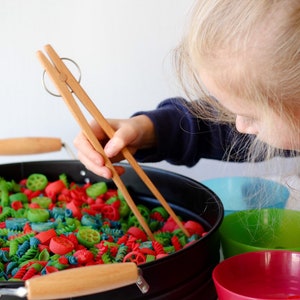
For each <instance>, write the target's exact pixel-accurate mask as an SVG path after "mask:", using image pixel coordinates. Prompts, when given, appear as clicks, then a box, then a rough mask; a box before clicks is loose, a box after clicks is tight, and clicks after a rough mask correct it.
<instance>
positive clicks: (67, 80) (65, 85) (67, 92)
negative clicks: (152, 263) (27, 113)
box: [37, 45, 189, 240]
mask: <svg viewBox="0 0 300 300" xmlns="http://www.w3.org/2000/svg"><path fill="white" fill-rule="evenodd" d="M44 49H45V52H46V53H47V54H48V56H49V58H50V59H51V61H52V62H51V61H50V60H49V59H48V58H47V57H46V56H45V55H44V54H43V52H41V51H38V52H37V56H38V58H39V60H40V62H41V64H42V65H43V67H44V69H45V71H46V73H47V74H48V76H49V77H50V79H51V80H52V81H53V83H54V85H55V87H56V89H57V90H58V91H59V93H60V95H61V96H62V98H63V99H64V101H65V103H66V104H67V106H68V108H69V110H70V111H71V112H72V114H73V116H74V118H75V119H76V120H77V122H78V123H79V125H80V127H81V129H82V131H83V133H84V135H85V136H86V138H87V139H88V140H89V142H90V143H91V144H92V146H93V147H94V148H95V150H96V151H98V152H99V153H100V154H101V155H102V156H103V158H104V161H105V165H106V166H107V167H108V168H109V169H110V170H111V172H112V179H113V181H114V183H115V184H116V186H117V187H118V188H119V189H120V191H121V193H122V194H123V196H124V198H125V200H126V202H127V204H128V206H129V207H130V209H131V211H132V212H133V213H134V215H135V216H136V218H137V219H138V221H139V223H140V225H141V226H142V228H143V229H144V230H145V232H146V234H147V235H148V237H149V238H150V239H151V240H154V236H153V234H152V232H151V230H150V228H149V226H148V224H147V223H146V221H145V219H144V218H143V216H142V215H141V213H140V211H139V210H138V208H137V207H136V205H135V203H134V201H133V200H132V198H131V196H130V194H129V192H128V191H127V188H126V186H125V185H124V183H123V181H122V180H121V178H120V176H119V174H118V173H117V171H116V170H115V168H114V166H113V164H112V162H111V161H110V160H109V158H108V157H107V156H106V154H105V152H104V149H103V147H102V145H101V144H100V142H99V140H98V139H97V137H96V136H95V135H94V133H93V131H92V129H91V127H90V125H89V123H88V121H87V120H86V118H85V117H84V115H83V113H82V112H81V110H80V108H79V106H78V104H77V103H76V101H75V99H74V97H73V95H72V94H73V93H74V94H75V95H76V96H77V98H78V99H79V100H80V102H81V103H82V104H83V105H84V107H85V108H86V109H87V111H88V112H89V113H90V114H91V115H92V116H93V118H94V119H95V120H96V122H97V123H98V124H99V125H100V126H101V127H102V129H103V131H104V132H105V133H106V135H107V136H108V138H112V136H113V135H114V129H113V128H112V127H111V126H110V124H109V123H108V121H107V120H106V119H105V118H104V116H103V115H102V114H101V112H100V111H99V110H98V109H97V107H96V106H95V104H94V103H93V101H92V100H91V99H90V98H89V96H88V95H87V93H86V92H85V91H84V90H83V88H82V87H81V85H80V84H79V83H78V81H77V80H76V78H75V77H74V76H73V74H72V73H71V72H70V71H69V69H68V68H67V66H66V65H65V64H64V62H63V61H62V59H61V58H60V57H59V56H58V54H57V53H56V52H55V50H54V49H53V48H52V47H51V46H50V45H46V46H45V47H44ZM122 154H123V156H124V158H125V159H127V161H128V162H129V163H130V165H131V166H132V168H133V169H134V170H135V171H136V173H137V174H138V175H139V177H140V178H141V179H142V180H143V182H144V183H145V184H146V186H147V187H148V188H149V190H150V191H151V192H152V193H153V195H154V196H155V197H156V198H157V200H158V201H159V202H160V203H161V205H162V206H163V207H164V208H165V209H166V211H167V212H168V213H169V215H170V216H171V217H172V218H173V220H174V221H175V222H176V224H177V225H178V226H179V228H180V229H181V230H182V231H183V232H184V233H185V235H186V236H189V232H188V231H187V230H186V228H185V227H184V226H183V224H182V222H181V221H180V220H179V219H178V217H177V216H176V214H175V213H174V211H173V210H172V208H171V207H170V206H169V204H168V203H167V201H166V200H165V199H164V198H163V196H162V195H161V193H160V192H159V191H158V190H157V188H156V187H155V185H154V184H153V183H152V181H151V180H150V178H149V177H148V176H147V174H146V173H145V171H144V170H143V169H142V168H141V167H140V165H139V164H138V163H137V161H136V160H135V158H134V157H133V155H132V154H131V153H130V151H129V150H128V149H127V148H126V147H125V148H124V149H123V150H122Z"/></svg>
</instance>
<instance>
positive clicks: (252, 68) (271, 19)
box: [175, 0, 300, 133]
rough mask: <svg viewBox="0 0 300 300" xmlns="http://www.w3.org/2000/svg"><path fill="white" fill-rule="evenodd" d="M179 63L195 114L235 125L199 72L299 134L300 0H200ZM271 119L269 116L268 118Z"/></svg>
mask: <svg viewBox="0 0 300 300" xmlns="http://www.w3.org/2000/svg"><path fill="white" fill-rule="evenodd" d="M191 13H192V15H191V21H190V23H189V26H188V31H187V34H186V35H185V36H184V38H183V40H182V42H181V44H180V45H179V47H178V48H177V49H176V56H175V58H176V65H177V71H178V73H179V78H180V80H181V82H182V84H183V86H184V88H185V91H186V93H187V95H188V96H189V98H190V99H195V98H196V99H197V101H193V104H194V106H193V108H194V111H195V113H196V114H197V116H199V117H201V118H207V119H210V120H214V121H217V122H226V123H228V122H230V123H234V118H233V116H232V115H231V114H230V113H229V112H227V111H226V110H225V109H224V108H223V107H221V106H220V104H219V103H218V101H216V100H215V99H214V98H213V97H210V95H209V93H208V91H206V90H205V87H204V86H203V84H202V82H201V78H200V77H199V69H201V68H204V70H206V71H208V72H210V74H213V75H212V76H214V80H215V82H216V83H217V84H218V85H219V87H220V88H222V89H226V90H227V91H228V90H229V91H230V93H232V94H234V95H235V96H238V97H240V98H242V99H245V100H246V101H249V102H252V103H253V101H255V103H256V104H257V105H259V106H260V107H261V108H262V109H265V111H267V110H268V109H270V108H271V109H273V110H274V111H275V112H276V113H277V114H279V115H280V116H281V117H283V118H285V120H286V121H287V122H289V123H290V125H291V128H293V129H294V130H298V131H299V133H300V128H299V123H298V124H296V122H295V118H294V116H293V108H294V107H295V106H297V105H298V106H299V107H300V1H299V0H259V1H256V0H242V1H240V0H197V1H196V3H195V5H194V7H193V9H192V11H191ZM266 116H267V114H266Z"/></svg>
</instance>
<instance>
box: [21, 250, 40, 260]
mask: <svg viewBox="0 0 300 300" xmlns="http://www.w3.org/2000/svg"><path fill="white" fill-rule="evenodd" d="M37 253H38V249H37V247H34V248H29V249H28V250H27V251H26V252H25V254H24V255H23V256H22V257H21V258H20V259H19V263H22V262H24V261H26V260H30V259H32V258H34V257H35V256H36V255H37Z"/></svg>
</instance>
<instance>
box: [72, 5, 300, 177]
mask: <svg viewBox="0 0 300 300" xmlns="http://www.w3.org/2000/svg"><path fill="white" fill-rule="evenodd" d="M176 50H177V51H176V59H177V67H178V74H179V77H180V80H181V82H182V83H183V86H184V87H185V90H186V91H187V95H188V96H189V98H190V99H191V100H192V101H189V102H187V101H185V100H184V99H179V98H174V99H168V100H166V101H164V102H162V103H161V104H160V105H159V107H158V108H157V109H156V110H154V111H150V112H140V113H137V114H135V115H134V116H133V117H132V118H130V119H128V120H110V123H111V125H112V127H113V128H114V129H115V130H116V133H115V135H114V136H113V138H112V139H110V140H109V141H107V139H106V137H105V135H104V133H103V131H102V130H101V128H100V127H99V126H98V125H97V124H95V123H93V125H92V126H93V129H94V131H95V133H96V135H97V137H98V138H99V140H100V141H101V142H102V143H103V145H104V144H105V152H106V154H107V155H108V157H110V158H111V159H112V160H113V161H119V160H120V159H122V157H121V156H120V151H121V149H122V148H123V147H124V146H127V147H128V148H130V150H131V151H132V153H134V154H135V156H136V158H137V159H138V160H140V161H159V160H167V161H169V162H170V163H173V164H184V165H187V166H193V165H194V164H196V163H197V162H198V161H199V159H201V158H213V159H225V158H226V159H228V160H234V161H245V160H248V159H249V158H250V156H249V153H251V154H253V153H254V154H255V155H254V156H253V159H255V160H257V159H259V160H261V159H265V158H267V157H270V156H271V152H270V151H269V150H270V149H275V150H276V152H277V151H280V150H293V151H299V150H300V121H299V120H300V1H299V0H260V1H253V0H243V1H239V0H198V1H196V3H195V5H194V7H193V10H192V16H191V21H190V24H189V27H188V30H187V34H186V35H185V37H184V38H183V40H182V42H181V44H180V46H179V47H178V49H176ZM193 98H194V99H200V100H193ZM233 124H235V127H236V129H237V131H239V132H240V134H236V132H235V130H234V126H231V125H233ZM256 141H261V142H262V143H260V144H259V145H257V143H256ZM74 144H75V146H76V147H77V148H78V158H79V159H80V160H81V161H82V163H84V164H85V165H86V167H87V168H88V169H90V170H91V171H93V172H95V173H96V174H98V175H100V176H103V177H106V178H110V177H111V172H110V170H109V169H107V168H106V167H105V166H104V165H103V158H102V157H101V155H99V154H98V153H96V152H95V151H94V150H93V149H92V147H91V145H90V144H89V143H88V141H87V140H86V138H85V137H84V136H83V134H82V133H80V134H79V135H78V136H77V137H76V138H75V140H74ZM253 145H256V147H255V148H254V147H253ZM266 145H269V146H270V147H266ZM271 147H272V148H271ZM255 149H260V150H261V149H263V151H259V152H257V153H258V154H257V153H256V152H255V151H254V150H255ZM266 150H268V151H266ZM277 154H278V153H277ZM120 172H122V170H120Z"/></svg>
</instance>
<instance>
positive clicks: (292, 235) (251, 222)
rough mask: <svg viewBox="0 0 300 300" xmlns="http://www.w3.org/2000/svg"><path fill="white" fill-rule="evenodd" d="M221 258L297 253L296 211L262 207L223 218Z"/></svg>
mask: <svg viewBox="0 0 300 300" xmlns="http://www.w3.org/2000/svg"><path fill="white" fill-rule="evenodd" d="M220 237H221V245H222V251H223V255H224V258H228V257H231V256H234V255H237V254H241V253H245V252H253V251H260V250H275V249H283V250H291V251H300V211H295V210H287V209H278V208H265V209H253V210H244V211H239V212H235V213H232V214H230V215H227V216H225V217H224V219H223V222H222V224H221V226H220Z"/></svg>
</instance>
